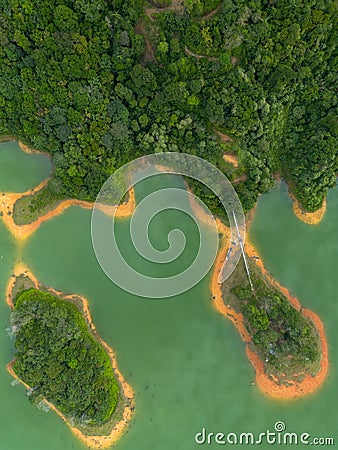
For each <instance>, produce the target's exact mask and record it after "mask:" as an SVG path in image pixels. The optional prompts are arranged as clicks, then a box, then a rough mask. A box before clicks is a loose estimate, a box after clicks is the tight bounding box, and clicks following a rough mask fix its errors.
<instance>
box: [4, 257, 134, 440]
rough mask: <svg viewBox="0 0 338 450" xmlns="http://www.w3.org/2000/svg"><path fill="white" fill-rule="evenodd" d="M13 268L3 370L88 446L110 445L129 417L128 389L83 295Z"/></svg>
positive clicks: (117, 436)
mask: <svg viewBox="0 0 338 450" xmlns="http://www.w3.org/2000/svg"><path fill="white" fill-rule="evenodd" d="M23 269H25V270H23ZM15 272H16V273H15V274H14V275H13V276H12V278H11V280H10V283H9V285H8V288H7V303H8V304H9V306H10V307H11V309H12V312H11V332H12V334H13V336H14V337H15V349H16V355H15V359H14V360H13V361H12V362H11V363H10V364H9V365H8V366H7V369H8V371H9V372H10V373H11V375H12V376H14V377H15V378H17V379H18V380H19V381H20V382H21V383H22V384H24V385H25V386H26V388H27V394H28V398H29V401H30V402H31V403H32V404H33V405H35V406H37V407H39V408H42V409H45V410H48V409H50V408H51V409H53V410H54V411H55V412H56V413H57V414H58V415H59V416H60V417H62V419H63V420H64V421H65V422H66V423H67V425H69V427H70V428H71V430H72V431H73V433H74V434H75V435H76V436H77V437H79V438H80V439H81V440H82V441H84V442H85V443H86V444H87V445H88V446H89V447H91V448H106V447H108V446H110V445H111V444H113V443H114V442H115V441H116V440H117V439H118V438H119V436H120V435H121V434H122V432H123V431H124V430H125V428H126V426H127V425H128V423H129V421H130V419H131V417H132V414H133V410H134V404H133V392H132V389H131V387H130V386H129V385H128V384H127V383H126V381H125V380H124V379H123V376H122V375H121V373H120V372H119V371H118V369H117V366H116V361H115V354H114V352H113V351H112V349H110V348H109V346H108V345H107V344H106V343H105V342H104V341H102V339H101V338H100V337H99V335H98V333H97V331H96V329H95V326H94V325H93V323H92V320H91V317H90V314H89V309H88V304H87V301H86V299H84V298H82V297H80V296H77V295H74V296H73V295H70V296H64V295H62V294H61V293H60V292H57V291H54V290H52V289H46V288H45V287H43V286H41V285H40V284H38V282H37V280H36V278H35V277H34V276H33V274H31V273H30V272H29V270H28V269H27V268H22V266H20V265H19V266H18V267H17V268H16V271H15Z"/></svg>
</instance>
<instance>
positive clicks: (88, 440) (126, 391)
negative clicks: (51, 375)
mask: <svg viewBox="0 0 338 450" xmlns="http://www.w3.org/2000/svg"><path fill="white" fill-rule="evenodd" d="M20 275H25V276H27V277H29V278H30V279H31V280H32V281H33V283H34V286H35V288H36V289H39V282H38V280H37V278H36V277H35V276H34V274H33V273H32V272H31V271H30V270H29V268H28V267H27V266H25V265H24V264H23V263H21V262H20V263H17V264H16V265H15V267H14V271H13V275H12V277H11V279H10V280H9V283H8V285H7V288H6V302H7V304H8V306H9V307H10V308H11V309H13V308H14V305H13V301H12V290H13V287H14V285H15V282H16V278H17V277H18V276H20ZM49 291H50V292H52V293H54V294H56V295H57V296H60V295H62V293H61V292H59V291H56V290H54V289H49ZM75 297H76V298H77V299H81V301H82V307H83V315H84V317H85V320H86V321H87V323H88V324H89V326H90V328H91V330H92V331H93V332H95V336H96V339H98V340H99V342H100V344H101V345H102V346H103V347H104V348H105V350H106V352H107V353H108V355H109V357H110V360H111V363H112V367H113V370H114V373H115V376H116V377H117V379H118V382H119V385H120V387H121V390H122V395H123V397H124V398H125V399H126V400H127V404H126V405H125V408H124V410H123V415H122V418H121V419H120V420H119V421H118V422H117V423H116V424H115V425H114V427H113V428H112V430H111V432H110V434H109V435H106V436H99V435H96V436H87V435H85V434H84V433H83V432H82V431H80V430H79V429H78V428H76V427H73V426H72V425H71V424H70V423H69V422H68V421H67V419H66V417H65V416H64V415H63V414H62V413H61V412H60V411H59V410H58V409H57V408H56V407H55V406H54V405H53V404H52V403H50V402H48V401H46V403H47V404H48V406H49V407H50V409H52V410H53V411H55V412H56V413H57V414H58V416H59V417H61V418H62V420H63V421H64V422H65V423H66V424H67V426H68V427H69V428H70V430H71V431H72V433H73V434H74V435H75V436H76V437H77V438H78V439H80V440H81V441H82V442H84V443H85V444H86V445H87V446H88V447H90V448H94V449H105V448H108V447H110V446H111V445H113V444H114V443H116V441H117V440H118V439H120V437H121V436H122V434H123V433H124V432H125V431H126V429H127V427H128V425H129V423H130V421H131V419H132V416H133V411H134V408H135V404H134V397H135V396H134V392H133V389H132V387H131V386H130V384H128V383H127V381H126V380H125V379H124V377H123V375H122V373H121V372H120V371H119V369H118V366H117V362H116V355H115V352H114V351H113V349H112V348H110V347H109V345H108V344H107V343H106V342H104V341H103V340H102V339H101V337H99V335H98V334H97V332H96V328H95V325H94V324H93V321H92V318H91V315H90V311H89V307H88V300H87V299H86V298H84V297H82V296H79V295H67V296H63V298H65V299H72V298H75ZM13 364H14V360H13V361H11V362H10V363H9V364H8V365H7V366H6V369H7V371H8V372H9V373H10V375H11V376H12V377H13V378H15V379H16V380H18V381H19V382H20V383H21V384H23V385H24V386H25V387H26V388H27V389H29V388H30V386H28V385H27V384H26V383H24V382H23V381H22V380H21V379H20V378H19V377H18V376H17V375H16V373H15V372H14V370H13Z"/></svg>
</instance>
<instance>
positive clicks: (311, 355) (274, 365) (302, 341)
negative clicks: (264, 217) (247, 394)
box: [222, 260, 322, 380]
mask: <svg viewBox="0 0 338 450" xmlns="http://www.w3.org/2000/svg"><path fill="white" fill-rule="evenodd" d="M248 263H249V267H250V273H251V276H252V282H253V286H254V290H253V291H252V290H251V288H250V285H249V283H248V278H247V275H246V272H245V268H244V263H243V262H241V263H240V264H239V265H238V266H237V268H236V270H235V272H234V273H233V274H232V275H231V277H230V278H229V280H228V282H227V283H224V284H223V286H222V289H223V294H224V299H226V302H227V303H229V304H230V305H231V307H232V308H234V309H235V310H236V311H237V312H240V313H241V314H243V318H244V322H245V325H246V327H247V330H248V331H249V333H250V336H251V337H252V342H251V346H252V350H253V351H255V352H256V353H257V354H258V355H259V357H260V359H261V360H262V361H263V362H264V365H265V371H266V373H267V374H274V375H276V376H277V377H278V378H280V379H281V375H282V374H284V375H283V376H284V377H285V378H286V379H288V380H290V379H292V378H293V377H294V375H295V374H303V373H309V374H315V373H317V372H318V370H319V369H320V360H321V356H322V350H321V344H320V339H319V336H318V334H317V331H316V328H315V326H314V324H313V322H312V321H311V320H310V319H309V318H307V317H304V316H303V314H302V313H301V312H300V311H298V310H296V309H295V308H294V307H293V306H292V305H291V303H290V302H289V300H288V299H287V298H286V297H285V295H284V294H283V293H282V292H281V291H280V290H279V289H277V288H276V287H275V286H274V285H273V284H272V283H271V282H270V281H269V279H268V278H267V277H266V276H265V275H263V274H262V272H261V270H260V268H259V267H258V266H257V265H256V264H255V263H254V262H253V261H252V260H249V262H248Z"/></svg>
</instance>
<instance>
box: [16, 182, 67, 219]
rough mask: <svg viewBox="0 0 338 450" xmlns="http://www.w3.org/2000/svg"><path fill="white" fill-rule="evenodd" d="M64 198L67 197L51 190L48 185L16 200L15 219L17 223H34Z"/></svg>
mask: <svg viewBox="0 0 338 450" xmlns="http://www.w3.org/2000/svg"><path fill="white" fill-rule="evenodd" d="M62 200H65V197H64V196H63V195H61V194H56V193H55V192H53V191H51V190H50V189H49V188H48V185H47V186H46V187H44V188H43V189H41V190H40V191H38V192H36V193H35V194H33V195H26V196H24V197H21V198H20V199H19V200H17V201H16V203H15V205H14V221H15V223H16V224H17V225H25V224H29V223H32V222H34V221H35V220H37V219H38V218H39V217H40V216H43V215H45V214H47V213H48V212H49V211H51V210H52V209H54V208H55V207H56V206H57V205H58V204H59V203H61V202H62Z"/></svg>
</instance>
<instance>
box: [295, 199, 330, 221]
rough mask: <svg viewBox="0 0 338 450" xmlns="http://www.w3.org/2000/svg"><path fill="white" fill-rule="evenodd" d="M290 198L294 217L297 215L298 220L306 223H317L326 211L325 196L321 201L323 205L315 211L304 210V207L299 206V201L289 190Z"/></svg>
mask: <svg viewBox="0 0 338 450" xmlns="http://www.w3.org/2000/svg"><path fill="white" fill-rule="evenodd" d="M289 195H290V198H291V199H292V203H293V204H292V208H293V212H294V214H295V216H296V217H298V219H299V220H301V221H302V222H305V223H307V224H308V225H318V224H319V223H320V222H321V221H322V219H323V217H324V215H325V213H326V206H327V205H326V198H325V199H324V201H323V205H322V206H321V208H319V209H317V211H314V212H309V211H304V209H303V208H302V207H301V205H300V203H299V201H298V200H297V199H296V197H295V196H294V195H293V194H292V193H291V192H289Z"/></svg>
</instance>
